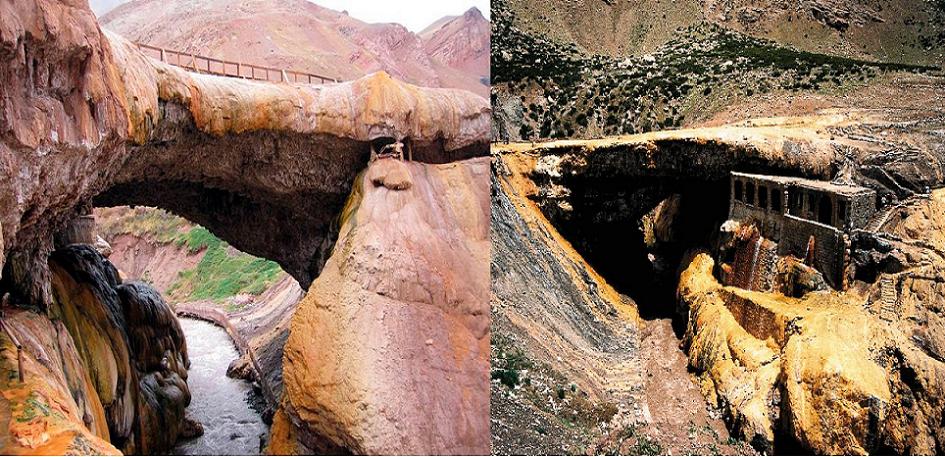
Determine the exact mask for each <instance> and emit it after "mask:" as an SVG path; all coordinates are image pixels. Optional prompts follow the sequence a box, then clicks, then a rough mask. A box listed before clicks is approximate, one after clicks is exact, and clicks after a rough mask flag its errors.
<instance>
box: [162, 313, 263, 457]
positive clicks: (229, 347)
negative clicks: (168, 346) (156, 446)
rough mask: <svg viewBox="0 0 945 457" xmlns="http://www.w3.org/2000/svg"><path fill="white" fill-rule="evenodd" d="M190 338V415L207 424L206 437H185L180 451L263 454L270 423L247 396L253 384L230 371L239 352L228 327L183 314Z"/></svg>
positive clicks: (177, 448) (176, 450) (187, 336)
mask: <svg viewBox="0 0 945 457" xmlns="http://www.w3.org/2000/svg"><path fill="white" fill-rule="evenodd" d="M180 325H181V328H183V330H184V336H185V337H186V339H187V352H188V354H189V355H190V370H189V372H188V377H187V385H188V386H189V387H190V393H191V396H192V397H193V399H192V400H191V402H190V406H188V407H187V414H188V415H189V416H190V417H192V418H194V419H196V420H197V421H198V422H200V423H201V424H203V428H204V434H203V436H201V437H198V438H194V439H191V440H185V441H181V442H180V443H178V444H177V446H176V447H175V448H174V450H173V453H174V454H178V455H259V454H260V451H259V442H260V436H262V435H265V434H267V433H268V431H269V430H268V427H267V426H266V424H265V423H263V421H262V417H260V415H259V413H257V412H256V411H255V410H253V409H252V408H250V406H249V403H247V401H246V398H247V396H248V395H249V394H250V392H251V391H252V386H251V385H250V384H249V383H248V382H246V381H244V380H241V379H231V378H228V377H227V376H226V369H227V367H228V366H229V364H230V362H232V361H233V360H234V359H236V358H237V357H238V356H239V354H238V353H237V351H236V348H235V347H234V346H233V342H232V341H231V340H230V337H229V335H227V334H226V332H225V331H224V330H223V329H221V328H219V327H217V326H215V325H213V324H211V323H209V322H204V321H200V320H196V319H185V318H181V319H180Z"/></svg>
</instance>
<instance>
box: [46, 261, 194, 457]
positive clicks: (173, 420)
mask: <svg viewBox="0 0 945 457" xmlns="http://www.w3.org/2000/svg"><path fill="white" fill-rule="evenodd" d="M50 261H51V263H52V271H53V292H54V297H55V300H54V306H53V308H51V310H50V312H51V313H52V315H53V316H55V317H57V318H58V319H60V320H61V321H62V322H63V324H64V325H65V327H66V328H67V329H68V331H69V334H70V335H71V338H72V339H73V340H74V341H75V346H76V348H77V352H78V354H79V356H81V358H82V360H83V366H82V367H81V370H83V371H85V372H87V373H88V376H89V377H90V380H91V381H92V384H93V385H94V387H95V390H96V394H97V397H98V400H99V401H100V404H101V406H102V407H103V408H104V412H105V420H106V422H107V425H108V429H109V438H110V441H111V443H112V444H113V445H115V446H116V447H118V448H119V449H121V450H122V451H125V452H135V453H156V452H162V451H164V450H167V449H169V448H171V447H172V446H173V445H174V443H175V442H176V441H177V437H178V436H179V434H180V430H181V426H182V421H183V418H184V409H185V408H186V406H187V404H189V403H190V392H189V390H188V389H187V383H186V378H187V366H188V365H189V361H188V358H187V348H186V344H185V342H184V335H183V332H182V331H181V329H180V325H179V324H178V322H177V318H176V316H175V315H174V313H173V311H172V310H171V309H170V307H169V306H168V305H167V304H166V303H165V302H164V300H163V299H162V298H161V297H160V295H158V293H157V292H156V291H155V290H154V289H153V288H152V287H151V286H148V285H145V284H141V283H132V284H119V282H118V273H117V270H115V268H114V267H113V266H112V265H111V264H110V263H109V262H108V261H107V260H105V258H104V257H102V255H101V254H99V253H98V252H97V251H96V250H95V249H94V248H92V247H91V246H88V245H71V246H69V247H66V248H63V249H60V250H58V251H56V252H55V253H54V254H53V256H52V257H51V260H50Z"/></svg>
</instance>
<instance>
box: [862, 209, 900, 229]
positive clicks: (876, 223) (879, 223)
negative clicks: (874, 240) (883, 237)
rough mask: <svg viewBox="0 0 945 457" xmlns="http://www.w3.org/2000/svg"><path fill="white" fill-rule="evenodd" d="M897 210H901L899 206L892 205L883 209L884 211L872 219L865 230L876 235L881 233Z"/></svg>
mask: <svg viewBox="0 0 945 457" xmlns="http://www.w3.org/2000/svg"><path fill="white" fill-rule="evenodd" d="M897 209H899V205H892V206H889V207H888V208H886V209H883V210H882V211H879V212H877V213H876V214H874V215H873V217H872V218H870V221H869V222H868V223H867V224H866V227H864V228H863V230H865V231H867V232H870V233H876V232H878V231H880V230H881V229H882V228H883V226H884V225H886V222H887V221H889V218H890V216H892V214H893V212H895V211H896V210H897Z"/></svg>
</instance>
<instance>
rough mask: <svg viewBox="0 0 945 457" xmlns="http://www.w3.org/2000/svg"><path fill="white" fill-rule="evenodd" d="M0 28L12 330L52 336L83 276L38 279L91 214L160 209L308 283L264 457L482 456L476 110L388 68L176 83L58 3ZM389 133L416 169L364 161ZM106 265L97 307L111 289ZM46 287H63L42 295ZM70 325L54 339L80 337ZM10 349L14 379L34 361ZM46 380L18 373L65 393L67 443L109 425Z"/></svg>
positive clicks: (483, 207)
mask: <svg viewBox="0 0 945 457" xmlns="http://www.w3.org/2000/svg"><path fill="white" fill-rule="evenodd" d="M0 17H2V18H3V19H2V20H0V81H2V83H0V99H2V102H0V103H2V105H0V189H2V192H0V227H2V237H0V246H2V247H3V249H2V250H0V251H2V255H0V268H2V270H0V271H2V277H0V292H10V293H11V294H12V297H13V301H14V302H15V303H16V304H17V305H18V311H17V313H16V316H17V318H16V321H17V322H21V321H22V322H25V321H28V320H39V321H42V322H45V324H43V325H45V327H42V328H47V327H49V328H51V329H52V330H49V331H55V332H59V333H58V335H59V336H58V337H57V336H56V333H54V334H53V335H52V336H49V335H47V334H45V333H44V334H42V335H40V334H36V335H34V339H36V340H38V341H42V340H52V341H55V340H56V338H63V332H61V331H60V330H61V329H60V330H55V328H54V327H50V326H49V321H48V320H44V319H47V318H46V317H45V311H46V310H57V309H59V308H61V307H62V306H63V304H62V303H61V302H63V301H68V300H67V299H69V300H71V298H70V297H73V294H76V293H77V292H75V290H73V289H74V288H82V287H85V286H84V285H83V284H84V283H83V281H85V280H87V279H88V278H86V277H85V276H81V275H82V274H83V273H82V272H81V271H80V270H82V268H77V269H75V270H76V271H72V270H69V269H63V268H60V269H59V270H57V271H56V272H51V270H50V264H49V260H48V259H49V254H50V253H51V252H52V251H53V250H54V249H56V248H61V247H63V246H62V243H63V241H62V239H63V237H61V236H58V235H59V234H61V233H64V232H66V231H68V228H69V225H70V224H71V223H72V222H73V221H75V220H76V218H77V216H80V215H81V214H83V213H84V212H86V211H87V208H88V207H89V206H91V205H123V204H130V205H152V206H158V207H161V208H165V209H168V210H170V211H172V212H174V213H177V214H180V215H182V216H184V217H187V218H188V219H191V220H193V221H194V222H197V223H199V224H201V225H204V226H206V227H207V228H208V229H210V230H211V231H213V232H214V233H215V234H217V235H218V236H219V237H220V238H222V239H224V240H226V241H227V242H229V243H230V244H232V245H233V246H235V247H237V248H239V249H240V250H243V251H246V252H248V253H251V254H254V255H257V256H261V257H266V258H268V259H272V260H275V261H277V262H278V263H280V264H281V265H282V266H283V268H284V269H285V270H286V271H287V272H288V273H290V274H291V275H292V276H294V277H295V278H296V279H298V281H299V283H300V284H302V285H303V287H305V288H308V289H309V292H308V295H307V297H306V298H305V299H304V300H303V301H302V303H301V304H300V305H299V308H298V312H297V314H296V317H295V318H294V319H293V323H292V331H291V334H290V337H289V341H288V343H287V345H286V348H285V354H286V356H285V370H284V371H285V387H286V395H285V397H284V399H283V402H282V404H283V408H282V409H280V411H279V412H278V413H277V415H276V419H275V425H274V428H273V440H272V446H273V447H274V448H275V449H276V450H277V451H278V452H311V451H312V450H336V451H338V450H347V451H353V452H363V453H433V454H436V453H465V454H470V453H485V452H488V449H489V448H488V446H489V444H488V443H489V421H488V412H489V409H488V403H489V400H488V357H487V354H488V347H489V330H488V329H489V308H488V287H489V285H488V282H489V273H488V267H487V265H488V262H487V260H488V253H489V239H488V234H489V229H488V227H489V218H488V210H489V206H488V202H487V201H488V193H487V188H488V181H487V180H488V158H487V157H485V156H486V153H487V149H488V134H489V129H490V108H489V102H488V101H487V100H485V99H483V98H481V97H479V96H477V95H474V94H472V93H469V92H465V91H461V90H454V89H432V88H422V87H416V86H412V85H409V84H405V83H402V82H399V81H396V80H394V79H392V78H391V77H390V76H388V75H387V74H385V73H376V74H373V75H369V76H366V77H364V78H361V79H358V80H355V81H350V82H344V83H333V84H329V85H299V84H272V83H269V82H259V81H251V80H247V79H241V78H227V77H220V76H213V75H207V74H198V73H193V72H188V71H186V70H185V69H183V68H179V67H176V66H173V65H171V64H168V63H162V62H160V61H159V60H155V59H152V58H150V57H148V56H146V55H145V54H144V53H142V52H141V50H139V49H138V47H137V46H135V45H134V44H132V43H130V42H128V41H126V40H124V39H123V38H121V37H119V36H116V35H113V34H110V33H107V32H103V31H101V30H100V28H99V27H98V24H97V22H96V20H95V17H94V15H93V14H92V12H91V11H89V10H88V9H87V7H86V6H84V5H83V6H76V5H72V4H71V3H70V2H47V1H40V2H14V3H10V2H6V3H2V4H0ZM241 70H242V69H241ZM224 71H225V70H224ZM250 71H252V70H250ZM289 79H291V78H289ZM395 140H397V141H402V142H404V143H406V144H407V146H408V147H409V150H410V152H411V153H412V158H413V160H414V161H412V162H407V163H404V162H400V161H397V160H392V159H381V160H378V161H376V162H373V163H369V161H370V157H371V150H372V146H374V147H377V146H379V145H383V144H386V143H389V142H391V141H395ZM57 240H59V241H57ZM333 246H334V248H333ZM57 252H60V251H57ZM379 254H382V255H379ZM88 255H89V256H92V254H91V253H89V254H88ZM93 257H94V256H93ZM90 263H95V262H90ZM80 266H81V265H80ZM96 268H98V267H96ZM102 271H104V272H105V273H104V274H105V276H106V277H107V278H106V279H107V282H109V283H108V284H105V286H102V288H101V289H102V290H105V292H102V293H106V295H109V294H111V295H114V292H113V290H114V287H115V286H116V285H115V284H114V282H115V279H114V278H113V276H114V275H113V274H112V273H111V272H110V271H109V269H108V268H105V269H104V270H102ZM63 275H66V276H68V275H72V276H74V279H75V281H71V280H70V281H64V280H59V279H57V280H56V281H55V282H54V281H53V279H54V278H61V277H63ZM75 275H80V276H75ZM79 278H86V279H82V280H80V279H79ZM315 278H318V280H317V281H315V282H314V283H313V280H315ZM92 279H95V278H94V277H92ZM74 296H75V297H78V295H74ZM95 296H98V295H91V296H89V295H82V297H95ZM70 306H71V305H70ZM84 307H85V308H88V307H89V306H88V305H84ZM105 308H106V309H107V308H108V307H107V306H106V307H105ZM27 309H30V310H32V311H25V310H27ZM70 309H72V308H70ZM76 309H83V307H81V306H79V307H77V308H76ZM82 319H91V321H90V323H89V324H88V325H89V326H90V327H82V325H86V324H81V325H80V326H79V327H77V328H78V329H79V330H81V329H82V328H98V326H106V327H107V326H109V325H111V326H114V325H115V322H114V321H108V320H102V319H99V318H97V317H95V316H94V315H87V316H85V317H81V316H80V319H79V322H85V321H82ZM141 325H147V322H143V323H141ZM17 328H18V329H19V330H17V331H27V330H24V329H30V328H37V327H35V326H28V325H25V324H17ZM70 329H72V327H70ZM79 330H75V331H72V330H70V332H69V333H71V334H72V337H71V338H72V339H80V338H93V339H94V338H95V336H94V334H95V333H97V332H98V331H94V332H91V333H90V334H89V335H91V336H89V335H85V334H84V333H82V332H80V333H76V332H79ZM30 331H32V330H30ZM110 332H111V333H109V334H112V335H121V332H120V331H117V330H116V331H113V332H112V331H110ZM65 338H67V339H68V338H70V337H69V334H66V335H65ZM21 339H22V338H21ZM2 341H3V338H0V342H2ZM113 341H116V342H117V343H115V344H117V345H118V346H121V345H122V343H121V337H120V336H117V337H116V339H114V340H113ZM112 346H115V345H112ZM69 347H71V346H69V345H65V346H62V348H65V349H60V350H68V348H69ZM93 347H94V348H98V349H96V350H97V351H99V352H95V353H91V354H83V357H86V356H87V357H88V358H87V359H83V360H97V359H98V358H100V357H106V355H103V354H102V353H104V352H109V351H110V350H109V349H107V348H108V347H109V346H108V345H105V346H101V345H98V346H94V345H93V346H88V345H85V346H79V350H80V351H88V350H90V349H88V348H93ZM118 350H119V349H116V348H115V347H113V348H112V349H111V351H118ZM72 351H73V353H72V355H71V358H70V357H67V356H63V359H62V360H73V359H76V355H75V354H74V351H75V349H74V348H73V349H72ZM121 351H123V352H122V354H124V356H121V357H119V359H121V360H125V362H124V363H125V364H127V363H128V362H127V360H126V359H127V355H128V354H129V353H131V352H129V350H128V348H127V347H125V348H124V349H121ZM25 352H26V360H27V363H26V367H27V368H26V369H27V371H28V372H30V370H32V369H33V367H36V366H39V365H38V364H37V363H36V360H37V358H38V357H40V356H39V355H36V354H37V352H36V350H33V349H30V348H27V350H25ZM116 354H117V352H116ZM119 355H120V354H119ZM108 357H111V356H108ZM116 357H118V356H116ZM122 357H124V358H122ZM106 358H107V357H106ZM393 361H397V363H396V364H393ZM2 362H3V361H0V363H2ZM351 364H354V366H353V367H352V365H351ZM50 369H53V370H55V369H56V368H55V366H53V368H50ZM58 369H59V370H65V368H63V367H59V368H58ZM89 370H92V371H93V372H96V373H97V371H96V370H95V367H91V368H89ZM96 376H99V375H96ZM102 376H104V375H102ZM94 377H95V376H93V378H94ZM60 378H61V377H56V376H52V377H44V376H42V375H41V373H33V374H32V378H31V379H33V380H34V381H35V382H42V381H43V380H48V382H49V383H50V384H49V385H47V386H46V387H43V388H44V389H46V390H47V391H50V392H52V391H55V392H64V395H65V397H64V398H68V397H69V392H72V394H71V395H72V397H73V399H72V400H68V401H67V400H66V399H64V400H63V401H65V402H66V404H67V405H66V409H67V410H68V411H66V417H67V418H74V419H73V420H74V421H75V422H76V423H77V424H82V422H85V423H84V426H82V425H79V426H76V427H78V428H75V427H73V426H70V427H72V428H69V430H71V431H69V433H78V434H79V435H81V436H84V437H86V438H87V439H89V440H93V435H98V436H99V437H102V436H104V437H106V438H107V436H108V433H107V431H108V430H109V429H113V427H112V425H113V424H112V422H111V421H112V419H111V416H110V415H109V416H108V420H109V421H110V422H109V424H108V427H105V426H104V424H101V423H100V421H101V420H104V419H99V417H100V416H101V414H92V415H89V414H85V415H84V416H83V414H82V412H81V411H82V409H83V408H86V406H83V405H87V404H89V403H88V402H87V401H86V400H84V398H92V397H95V398H100V399H102V401H103V402H104V403H107V404H104V405H103V406H104V408H105V410H106V411H113V410H115V411H117V409H116V408H118V406H117V403H114V401H117V400H111V399H112V398H113V397H115V395H116V392H115V391H114V388H115V385H113V384H114V383H112V384H109V383H108V382H103V383H98V384H96V385H95V387H96V389H98V390H99V392H98V394H97V396H94V395H91V394H89V393H88V392H86V393H84V394H82V395H85V396H82V395H80V397H81V398H79V397H76V395H78V394H76V393H75V392H76V391H75V389H74V388H67V387H66V386H62V385H59V384H57V383H59V382H60V381H59V379H60ZM96 379H98V378H96ZM70 382H71V381H70ZM103 389H104V390H103ZM80 390H81V389H80ZM126 395H127V393H126ZM122 401H134V400H133V399H131V400H122ZM70 402H74V403H70ZM109 402H112V403H109ZM93 403H94V402H93ZM69 404H73V405H74V406H69ZM99 408H101V407H99ZM93 409H94V408H93ZM100 410H101V409H99V411H100ZM121 417H122V418H123V420H124V419H127V417H130V416H128V415H127V414H126V415H124V416H121ZM86 419H88V420H86ZM89 430H92V431H94V434H92V433H90V432H89ZM103 430H104V431H105V432H104V433H103ZM116 430H117V429H116ZM113 432H114V430H113ZM120 432H121V434H122V435H121V436H128V435H126V434H127V433H128V430H127V428H122V429H120ZM55 433H56V431H53V430H50V432H49V434H48V435H51V436H55ZM113 434H114V433H113ZM47 439H49V438H48V437H47ZM93 441H94V440H93ZM9 442H10V443H11V445H13V444H12V443H13V441H9ZM60 442H61V440H57V439H55V437H54V438H53V439H52V441H49V442H44V443H40V444H42V445H50V446H52V445H55V444H56V443H60ZM90 446H91V447H90V448H91V449H95V450H96V452H106V449H105V448H103V447H100V446H99V445H96V444H93V445H90ZM106 447H107V445H106ZM124 449H133V448H124ZM65 451H66V449H63V448H56V447H53V448H48V452H49V453H53V454H56V453H62V452H65ZM112 451H113V450H112ZM109 452H110V451H109Z"/></svg>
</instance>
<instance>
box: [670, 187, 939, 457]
mask: <svg viewBox="0 0 945 457" xmlns="http://www.w3.org/2000/svg"><path fill="white" fill-rule="evenodd" d="M942 214H945V192H943V191H942V190H938V191H935V192H934V193H933V194H932V195H931V196H930V197H929V198H927V199H920V200H915V201H912V202H911V203H909V204H908V205H906V206H904V208H903V209H902V210H901V214H899V215H897V216H895V218H894V219H892V220H890V222H889V223H888V224H887V226H886V227H885V230H883V231H880V232H879V233H878V234H877V235H875V236H877V237H879V238H881V239H882V240H884V241H883V242H885V243H888V244H889V250H896V251H899V252H902V253H903V256H904V258H905V259H907V260H906V264H905V266H904V268H903V269H902V270H900V271H894V272H884V273H880V274H879V277H878V278H877V280H876V281H875V282H873V283H865V282H857V283H856V284H855V285H854V287H853V288H852V289H851V290H848V291H847V292H846V293H843V294H841V293H838V292H836V291H833V290H823V291H819V292H811V293H807V294H805V295H803V296H802V297H801V298H790V297H786V296H784V295H782V294H778V293H763V292H752V291H746V290H743V289H739V288H734V287H723V286H722V285H720V284H719V283H718V282H717V280H716V279H715V277H714V275H713V264H714V261H713V259H712V258H711V257H710V256H709V255H708V254H705V253H701V254H697V255H695V256H694V258H693V259H692V261H691V263H689V265H688V268H687V269H686V271H685V272H684V273H683V274H682V278H681V279H680V283H679V297H680V301H681V303H682V304H683V306H684V308H685V309H686V310H687V311H688V316H689V325H688V329H687V331H686V338H685V341H686V344H687V351H688V353H689V361H690V366H691V367H692V368H693V369H694V370H695V371H696V373H697V374H698V375H699V377H700V379H701V380H702V382H703V388H704V391H705V392H706V395H707V397H708V398H709V399H710V400H711V401H713V402H717V403H719V404H720V405H722V406H723V407H724V408H725V410H726V411H727V414H728V417H729V419H730V421H731V424H732V426H733V427H734V428H735V429H736V430H737V431H738V432H739V433H741V434H743V435H744V436H745V438H746V439H750V440H752V441H753V443H755V444H756V445H757V446H759V447H760V448H762V449H771V448H772V445H773V446H774V449H775V450H776V449H777V446H779V445H781V446H785V447H786V448H788V449H790V446H791V445H792V444H795V443H796V444H798V445H800V446H801V448H803V449H807V450H811V451H814V452H817V453H824V454H838V453H852V454H866V453H895V454H924V453H937V452H940V450H941V449H942V447H943V445H942V443H943V437H942V434H941V433H942V431H941V425H940V423H939V418H941V417H942V413H943V411H945V410H943V408H945V405H943V401H942V395H943V393H945V392H943V388H942V386H941V382H940V380H941V379H942V375H943V370H945V362H943V360H945V359H943V358H942V357H941V355H940V354H941V352H940V349H939V348H941V347H942V346H941V342H940V341H939V340H940V339H941V335H942V330H943V329H942V322H941V319H940V318H938V317H936V316H937V315H938V313H939V311H938V310H939V308H940V304H941V303H943V299H945V295H943V292H945V288H943V287H942V283H943V273H942V272H943V271H945V257H943V255H942V253H943V251H942V247H943V244H942V243H943V240H942V236H941V234H942V233H943V227H945V226H943V223H945V220H943V219H942V217H941V215H942ZM777 436H780V438H779V439H778V440H776V439H775V438H776V437H777Z"/></svg>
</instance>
